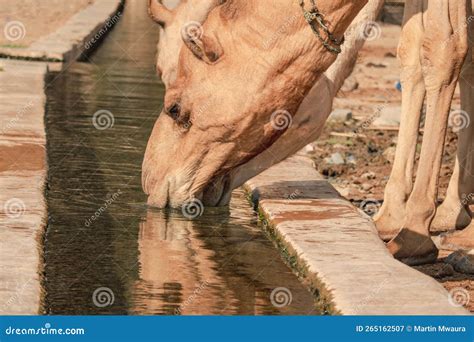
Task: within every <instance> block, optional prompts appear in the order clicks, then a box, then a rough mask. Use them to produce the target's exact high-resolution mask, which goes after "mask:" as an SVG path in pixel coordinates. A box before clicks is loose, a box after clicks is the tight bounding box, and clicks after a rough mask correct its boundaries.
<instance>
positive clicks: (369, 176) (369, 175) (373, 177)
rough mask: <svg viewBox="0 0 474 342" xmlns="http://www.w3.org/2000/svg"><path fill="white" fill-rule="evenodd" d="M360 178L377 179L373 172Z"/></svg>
mask: <svg viewBox="0 0 474 342" xmlns="http://www.w3.org/2000/svg"><path fill="white" fill-rule="evenodd" d="M360 177H361V178H363V179H366V180H371V179H375V178H377V175H376V174H375V172H366V173H364V174H363V175H362V176H360Z"/></svg>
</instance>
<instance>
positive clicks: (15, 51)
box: [0, 0, 122, 62]
mask: <svg viewBox="0 0 474 342" xmlns="http://www.w3.org/2000/svg"><path fill="white" fill-rule="evenodd" d="M121 6H122V1H121V0H96V1H95V2H94V3H93V4H92V5H90V6H88V7H86V8H85V9H83V10H82V11H80V12H79V13H77V14H75V15H74V16H72V17H71V18H70V19H69V20H68V21H67V22H66V24H65V25H64V26H62V27H60V28H59V29H58V30H57V31H55V32H53V33H51V34H49V35H47V36H45V37H43V38H41V39H39V40H37V41H36V42H34V43H32V44H31V45H30V46H29V47H27V48H1V49H0V56H1V57H10V58H17V59H29V60H42V61H61V62H70V61H74V60H76V59H78V58H79V57H80V56H81V55H82V54H83V53H84V52H85V51H86V50H89V49H92V48H93V47H94V46H95V45H96V43H98V42H99V41H100V40H101V39H102V38H103V37H104V36H105V35H106V34H107V32H108V31H109V30H110V29H111V28H112V26H113V25H114V24H115V23H116V22H117V21H118V20H119V18H120V15H121V14H120V13H119V12H118V11H119V10H120V8H121Z"/></svg>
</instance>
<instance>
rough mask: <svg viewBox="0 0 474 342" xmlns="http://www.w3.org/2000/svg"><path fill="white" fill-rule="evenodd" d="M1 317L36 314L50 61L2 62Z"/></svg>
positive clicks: (0, 115) (0, 176) (39, 296)
mask: <svg viewBox="0 0 474 342" xmlns="http://www.w3.org/2000/svg"><path fill="white" fill-rule="evenodd" d="M0 66H1V68H2V71H0V84H2V87H1V88H0V188H1V191H0V227H1V229H0V260H1V264H0V315H7V314H8V315H12V314H14V315H20V314H38V313H39V310H40V306H41V283H40V274H39V272H40V270H41V264H42V254H41V251H40V250H39V247H38V246H39V243H38V241H40V240H41V239H42V236H43V235H42V234H43V231H44V226H45V220H46V215H47V213H46V203H45V200H44V196H43V195H44V184H45V178H46V151H45V144H46V135H45V130H44V124H43V120H44V108H45V102H46V95H45V94H44V90H43V88H44V77H45V75H46V72H47V65H46V63H42V62H25V61H13V60H0Z"/></svg>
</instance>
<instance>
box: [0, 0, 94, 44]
mask: <svg viewBox="0 0 474 342" xmlns="http://www.w3.org/2000/svg"><path fill="white" fill-rule="evenodd" d="M93 2H94V0H2V3H1V6H0V28H1V33H0V46H2V47H18V48H21V47H26V46H29V45H30V44H31V43H32V42H34V41H35V40H37V39H38V38H40V37H42V36H45V35H47V34H49V33H51V32H54V31H55V30H56V29H57V28H59V27H60V26H61V25H63V24H64V23H65V22H66V21H67V20H68V19H69V18H70V17H71V16H73V15H74V14H75V13H77V12H78V11H80V10H81V9H83V8H85V7H87V5H89V4H91V3H93Z"/></svg>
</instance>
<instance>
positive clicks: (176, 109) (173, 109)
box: [166, 102, 181, 120]
mask: <svg viewBox="0 0 474 342" xmlns="http://www.w3.org/2000/svg"><path fill="white" fill-rule="evenodd" d="M180 112H181V106H180V105H179V103H178V102H175V103H173V104H172V105H171V106H170V107H168V108H167V109H166V114H168V115H169V116H171V118H173V120H178V118H179V113H180Z"/></svg>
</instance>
